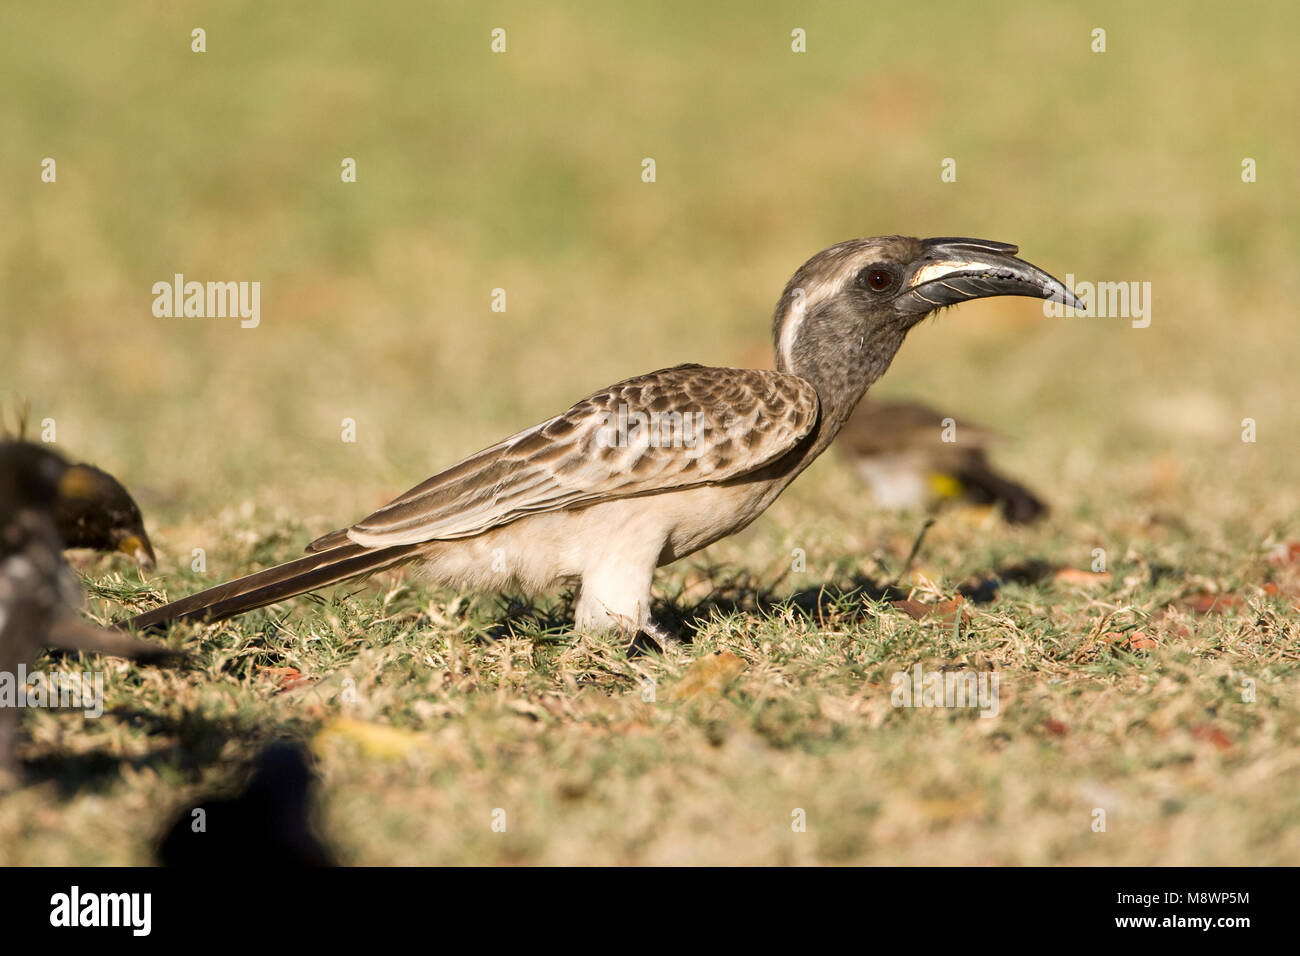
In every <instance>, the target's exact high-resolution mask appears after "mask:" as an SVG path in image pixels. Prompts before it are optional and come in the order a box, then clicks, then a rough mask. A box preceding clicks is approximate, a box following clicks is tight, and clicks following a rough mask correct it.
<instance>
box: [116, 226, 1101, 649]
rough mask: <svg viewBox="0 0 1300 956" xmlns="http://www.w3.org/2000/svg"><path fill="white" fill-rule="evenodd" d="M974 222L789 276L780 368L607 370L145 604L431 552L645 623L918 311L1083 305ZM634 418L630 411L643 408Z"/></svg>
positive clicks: (615, 622) (273, 596) (844, 413)
mask: <svg viewBox="0 0 1300 956" xmlns="http://www.w3.org/2000/svg"><path fill="white" fill-rule="evenodd" d="M1016 251H1017V250H1016V247H1015V246H1012V245H1007V244H1006V243H1001V242H988V241H984V240H979V239H950V238H944V239H913V238H909V237H905V236H885V237H877V238H872V239H853V240H850V241H848V242H842V243H840V244H838V245H835V246H832V247H831V248H829V249H826V250H824V251H822V252H820V253H818V254H817V255H815V256H813V257H812V258H811V259H810V260H808V262H806V263H805V264H804V265H803V266H802V267H801V268H800V269H799V270H798V272H796V273H795V275H794V277H793V278H792V279H791V280H790V282H789V283H788V284H787V285H786V288H785V292H784V293H783V294H782V296H781V299H780V301H779V302H778V304H777V307H776V314H775V316H774V319H773V325H772V332H773V338H774V340H775V346H776V370H775V371H760V370H756V369H738V368H708V367H704V366H700V365H679V366H677V367H675V368H668V369H662V370H660V371H657V372H651V373H650V374H648V375H641V376H638V377H637V378H631V379H628V380H626V381H624V382H620V383H619V384H617V385H613V386H610V387H609V388H606V389H602V390H601V391H598V392H596V393H594V394H593V395H590V396H588V397H587V398H585V399H583V400H582V401H580V402H578V403H577V404H576V405H574V406H573V407H572V408H570V409H569V410H568V411H566V412H563V413H561V414H559V415H557V416H555V417H554V418H551V419H548V420H547V421H545V422H542V423H541V424H540V425H536V426H534V427H532V428H529V429H526V430H524V431H522V432H519V433H518V434H516V435H513V436H512V437H510V438H507V439H506V440H505V441H502V442H499V443H498V444H495V445H492V446H491V447H489V448H486V449H484V450H483V451H481V452H479V453H477V454H475V455H471V456H470V457H469V458H467V459H465V460H464V461H461V462H459V463H458V464H456V465H453V466H452V467H450V468H448V469H447V470H445V471H442V472H439V473H438V474H436V475H434V476H433V477H432V478H430V479H429V480H427V481H425V482H424V483H423V484H421V485H417V486H416V487H415V488H413V489H411V490H410V491H408V492H407V493H406V494H404V495H402V496H401V497H399V498H397V499H395V500H394V501H393V502H391V503H390V504H388V505H385V506H384V507H383V508H380V509H379V510H378V511H376V512H374V513H373V514H371V515H370V516H369V517H366V518H363V519H362V520H361V521H359V522H357V523H356V524H354V525H352V526H351V527H349V528H344V529H342V530H339V531H335V532H333V533H331V534H327V535H325V536H324V537H322V538H319V539H317V540H316V541H313V542H312V543H311V544H310V545H309V546H308V554H307V555H306V556H305V557H301V558H298V559H296V560H293V561H290V562H288V563H286V564H282V565H280V566H278V567H274V568H269V569H267V570H265V571H259V572H257V573H255V574H251V575H249V576H247V577H244V578H240V579H238V580H235V581H231V582H228V583H226V584H222V585H219V586H217V587H214V588H210V589H208V590H206V591H203V592H201V593H199V594H195V595H193V596H191V597H187V598H184V599H182V600H179V601H175V602H173V603H171V604H168V605H165V606H163V607H159V608H155V609H154V610H151V611H148V612H146V613H144V614H141V615H139V616H138V617H136V618H135V619H134V620H133V621H132V622H131V623H132V624H134V625H135V626H136V627H140V628H144V627H149V626H153V625H158V624H162V623H164V622H167V621H172V620H177V619H209V620H213V619H219V618H224V617H229V616H231V615H234V614H239V613H241V612H244V611H248V610H250V609H252V608H256V607H262V606H264V605H267V604H271V603H274V602H276V601H280V600H283V599H284V598H288V597H292V596H294V595H297V594H302V593H303V592H306V591H311V590H314V589H315V588H319V587H322V586H324V585H328V584H334V583H337V582H340V581H344V580H347V579H349V578H354V577H357V576H359V575H364V574H369V573H371V572H374V571H378V570H380V569H383V568H391V567H394V566H396V565H399V564H404V563H406V562H411V561H419V562H420V563H421V565H422V568H423V570H424V572H425V573H426V574H427V575H428V576H429V577H431V578H432V579H434V580H437V581H440V582H444V583H447V584H451V585H454V586H461V587H469V588H474V589H480V590H501V589H506V588H520V589H523V590H526V591H536V590H540V589H543V588H546V587H548V586H551V585H554V584H556V583H560V582H566V581H576V582H577V583H578V586H579V590H578V598H577V605H576V608H575V618H576V621H575V623H576V625H577V627H578V629H579V630H584V631H590V630H597V631H599V630H611V629H617V630H621V631H624V632H627V633H630V632H635V631H643V632H646V633H649V634H650V635H651V636H653V637H655V638H656V640H658V641H659V643H661V644H662V643H663V638H664V637H666V635H663V634H662V632H660V631H659V629H658V628H656V627H655V625H654V624H653V623H652V622H651V620H650V615H649V611H650V585H651V579H652V577H653V574H654V570H655V568H656V567H658V566H660V565H664V564H668V563H669V562H672V561H676V560H677V559H678V558H681V557H684V556H685V555H688V554H691V553H692V552H694V551H698V550H699V549H700V548H703V547H705V546H707V545H709V544H711V543H713V542H714V541H717V540H718V539H719V538H724V537H726V536H727V535H730V534H734V533H735V532H737V531H739V530H741V529H742V528H744V527H745V526H747V525H748V524H749V523H750V522H751V521H753V520H754V519H755V518H757V517H758V516H759V515H760V514H762V513H763V511H764V510H765V509H766V508H767V506H768V505H770V504H771V503H772V502H773V501H774V500H775V499H776V497H777V496H778V495H779V494H781V492H782V491H783V490H784V489H785V487H786V486H787V485H789V484H790V482H791V481H793V480H794V479H795V478H796V477H797V476H798V475H799V473H800V472H802V471H803V470H804V469H805V468H807V467H808V465H810V464H811V463H812V461H813V460H814V459H815V458H816V457H817V456H818V455H820V454H821V453H822V452H823V451H825V450H826V448H827V447H828V446H829V445H830V443H831V441H832V440H833V439H834V438H835V435H836V433H837V432H839V430H840V428H841V427H842V426H843V425H844V423H845V421H847V420H848V417H849V415H850V414H851V413H852V412H853V409H854V407H855V406H856V405H857V404H858V400H859V399H860V398H861V397H862V395H863V393H864V392H866V390H867V388H868V386H870V385H871V384H872V383H873V382H874V381H875V380H876V379H878V378H879V377H880V376H881V375H882V374H883V373H884V371H885V369H887V368H888V367H889V363H890V361H891V360H892V359H893V357H894V354H895V353H896V352H897V351H898V348H899V346H900V345H902V343H903V338H904V337H905V336H906V335H907V332H908V330H909V329H911V328H912V327H913V326H914V325H916V324H917V323H918V322H920V321H921V320H922V319H923V318H925V317H926V316H927V315H929V314H930V313H931V312H933V311H934V310H936V309H939V308H941V307H943V306H947V305H954V304H956V303H958V302H964V301H966V300H968V299H977V298H982V297H985V296H997V295H1024V296H1032V297H1038V298H1045V299H1053V300H1056V301H1061V302H1065V303H1068V304H1071V305H1074V304H1076V302H1077V300H1076V299H1075V298H1074V296H1073V294H1072V293H1071V292H1070V291H1069V290H1068V289H1066V288H1065V286H1064V285H1062V284H1061V283H1060V282H1059V281H1058V280H1056V279H1054V278H1053V277H1052V276H1050V275H1048V274H1047V273H1045V272H1043V271H1042V270H1041V269H1038V268H1037V267H1035V266H1033V265H1030V264H1029V263H1027V262H1024V261H1022V260H1020V259H1017V258H1015V253H1016ZM629 423H630V424H629Z"/></svg>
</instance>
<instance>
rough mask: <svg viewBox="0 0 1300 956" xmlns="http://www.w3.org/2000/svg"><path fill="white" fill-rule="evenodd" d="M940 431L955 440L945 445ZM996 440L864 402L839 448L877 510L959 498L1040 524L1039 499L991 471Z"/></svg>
mask: <svg viewBox="0 0 1300 956" xmlns="http://www.w3.org/2000/svg"><path fill="white" fill-rule="evenodd" d="M949 422H950V424H949V425H948V428H947V429H945V423H949ZM945 432H947V433H948V434H950V435H951V437H952V438H953V439H954V440H952V441H944V437H945ZM996 438H997V435H996V434H995V433H994V432H992V431H990V430H989V429H987V428H985V427H983V426H982V425H977V424H974V423H971V422H963V421H960V420H957V419H955V418H954V417H953V416H951V415H947V414H944V413H942V412H940V411H938V410H937V409H934V408H931V407H930V406H928V405H924V404H922V403H920V402H891V401H873V400H872V399H871V398H865V399H863V400H862V402H861V403H860V404H859V405H858V408H857V410H856V411H855V412H854V413H853V415H852V417H850V418H849V421H848V423H847V424H846V425H845V426H844V430H843V431H842V432H841V433H840V435H839V438H838V440H837V447H838V448H839V451H840V454H841V455H842V456H843V457H844V458H845V459H846V460H847V461H848V462H849V463H850V464H851V465H852V466H853V468H854V470H855V471H857V473H858V475H859V476H860V477H861V478H862V479H863V480H864V481H866V482H867V484H868V485H870V486H871V490H872V494H873V495H874V497H875V500H876V502H877V503H878V504H879V505H880V506H881V507H882V508H896V509H906V508H923V507H930V506H934V505H937V504H939V503H941V502H942V501H944V500H946V499H961V500H965V501H968V502H970V503H972V504H978V505H998V506H1000V507H1001V509H1002V513H1003V516H1004V517H1005V518H1006V520H1007V521H1009V522H1011V523H1012V524H1027V523H1029V522H1031V521H1035V520H1037V519H1038V518H1041V517H1043V516H1044V515H1046V514H1047V510H1048V509H1047V505H1046V504H1044V503H1043V501H1042V499H1041V498H1039V497H1038V495H1036V494H1034V492H1032V491H1030V490H1029V489H1028V488H1026V487H1025V486H1024V485H1022V484H1020V483H1019V482H1017V481H1015V480H1013V479H1012V478H1009V477H1007V476H1006V475H1003V474H1000V473H998V472H997V471H995V470H994V469H993V466H992V465H991V464H989V460H988V454H987V449H988V447H989V445H990V444H992V442H993V441H994V440H995V439H996Z"/></svg>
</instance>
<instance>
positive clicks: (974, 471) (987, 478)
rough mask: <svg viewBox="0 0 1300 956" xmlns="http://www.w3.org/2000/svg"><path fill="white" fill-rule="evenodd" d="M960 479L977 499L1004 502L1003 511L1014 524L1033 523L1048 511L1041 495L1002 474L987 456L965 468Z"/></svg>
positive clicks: (972, 497) (981, 501)
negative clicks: (986, 458)
mask: <svg viewBox="0 0 1300 956" xmlns="http://www.w3.org/2000/svg"><path fill="white" fill-rule="evenodd" d="M957 478H958V480H959V481H960V482H961V483H962V485H963V486H965V488H966V494H967V495H968V496H969V497H970V498H971V499H972V500H973V501H976V502H978V503H979V504H1000V505H1002V511H1003V514H1004V515H1005V516H1006V519H1007V520H1008V521H1010V522H1011V523H1012V524H1029V523H1030V522H1031V521H1034V520H1036V519H1038V518H1041V517H1042V516H1043V515H1045V514H1047V505H1046V504H1045V503H1044V502H1043V500H1042V499H1041V498H1039V497H1038V496H1037V495H1036V494H1034V493H1033V492H1032V491H1030V490H1029V489H1028V488H1026V487H1025V486H1024V485H1022V484H1020V483H1019V482H1016V481H1012V480H1011V479H1010V478H1008V477H1006V476H1005V475H1000V474H998V473H997V472H996V471H994V470H993V469H992V468H991V467H989V463H988V462H987V461H986V460H984V456H983V455H981V456H980V457H979V460H977V461H975V462H972V463H971V464H970V466H968V467H966V468H963V469H962V470H961V472H960V473H959V474H958V475H957Z"/></svg>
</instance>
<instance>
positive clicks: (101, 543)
mask: <svg viewBox="0 0 1300 956" xmlns="http://www.w3.org/2000/svg"><path fill="white" fill-rule="evenodd" d="M54 523H55V524H56V525H57V526H58V529H59V535H60V537H62V538H63V546H64V547H65V548H91V549H93V550H95V551H120V552H122V553H123V554H128V555H130V556H131V557H133V558H135V560H136V562H137V563H139V565H140V566H141V567H142V568H146V569H149V568H153V566H154V564H155V563H156V561H155V558H154V553H153V544H152V543H150V541H149V536H148V535H147V534H145V531H144V519H143V518H142V517H141V515H140V508H139V506H138V505H137V504H136V503H135V500H134V499H133V498H132V497H131V495H130V494H128V493H127V490H126V489H125V488H123V487H122V484H121V482H119V481H118V480H117V479H116V478H114V477H113V476H112V475H110V474H109V473H108V472H106V471H101V470H100V469H98V468H96V467H95V466H94V465H85V464H82V465H72V466H70V467H69V468H68V470H67V473H66V474H64V476H63V480H62V481H60V482H59V496H58V498H56V499H55V501H54Z"/></svg>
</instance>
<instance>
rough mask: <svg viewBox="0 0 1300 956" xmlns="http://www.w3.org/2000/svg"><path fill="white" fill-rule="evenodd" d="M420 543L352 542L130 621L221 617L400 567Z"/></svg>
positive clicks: (141, 624)
mask: <svg viewBox="0 0 1300 956" xmlns="http://www.w3.org/2000/svg"><path fill="white" fill-rule="evenodd" d="M420 547H421V545H419V544H403V545H395V546H393V547H391V548H366V547H363V546H362V545H359V544H354V543H352V542H349V543H347V544H345V545H342V546H340V547H337V548H330V549H329V550H327V551H315V552H312V553H310V554H307V555H305V556H304V557H301V558H297V559H295V560H293V561H288V562H286V563H285V564H280V565H277V566H275V567H273V568H267V569H266V570H265V571H258V572H257V573H256V574H250V575H248V576H247V577H242V578H237V579H235V580H234V581H227V582H226V583H225V584H218V585H217V586H216V587H214V588H208V589H207V590H206V591H200V592H199V593H198V594H191V595H190V596H189V597H187V598H181V600H179V601H173V602H172V603H171V604H164V605H163V606H162V607H156V608H154V609H153V610H152V611H146V612H145V613H143V614H140V615H137V616H136V617H134V618H132V619H131V620H130V621H129V622H127V624H128V626H131V627H134V628H136V629H137V630H146V629H148V628H153V627H158V626H159V625H160V624H166V623H168V622H170V621H220V620H221V619H223V618H227V617H234V616H235V615H236V614H243V613H244V612H245V611H252V610H254V609H255V608H259V607H265V606H266V605H268V604H274V603H275V602H276V601H283V600H285V599H286V598H291V597H296V596H297V595H299V594H306V593H307V592H308V591H314V590H316V589H317V588H323V587H325V586H326V585H330V584H338V583H339V582H340V581H346V580H348V579H349V578H356V577H362V576H364V575H368V574H373V573H374V572H376V571H382V570H384V569H385V568H391V567H394V566H396V565H398V564H402V563H403V562H406V561H410V560H411V559H412V558H414V557H416V556H417V554H418V552H419V549H420Z"/></svg>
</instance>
